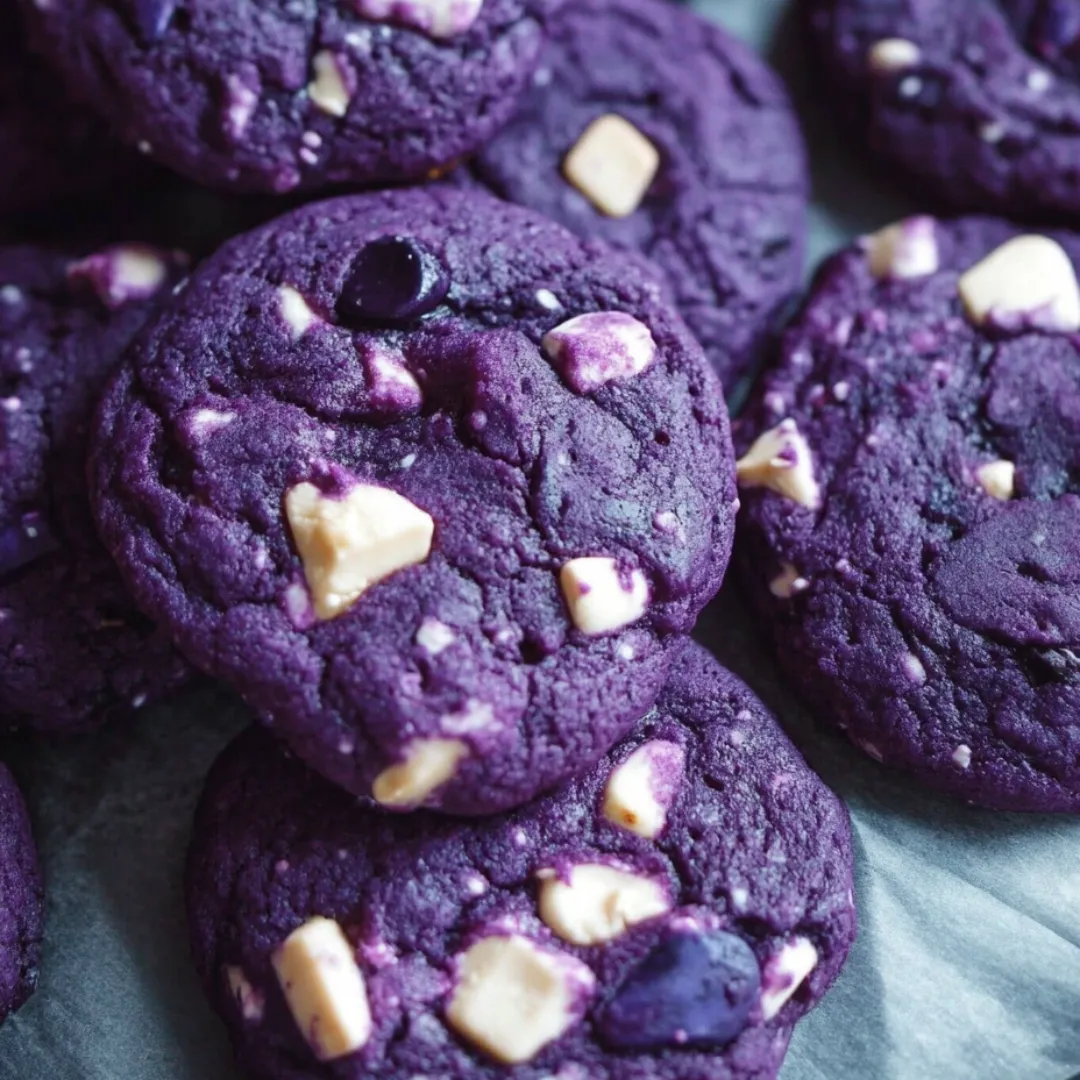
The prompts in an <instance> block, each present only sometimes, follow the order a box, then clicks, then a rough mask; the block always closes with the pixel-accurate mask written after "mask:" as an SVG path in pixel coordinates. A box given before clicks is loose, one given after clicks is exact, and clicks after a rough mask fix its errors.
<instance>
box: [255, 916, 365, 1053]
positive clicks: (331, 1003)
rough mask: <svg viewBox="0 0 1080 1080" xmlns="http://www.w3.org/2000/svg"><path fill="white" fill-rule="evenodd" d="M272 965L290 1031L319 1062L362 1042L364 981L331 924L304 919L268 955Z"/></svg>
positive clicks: (346, 944) (346, 943)
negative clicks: (299, 1036) (293, 1028)
mask: <svg viewBox="0 0 1080 1080" xmlns="http://www.w3.org/2000/svg"><path fill="white" fill-rule="evenodd" d="M272 963H273V965H274V971H275V972H276V973H277V977H278V982H279V983H281V989H282V992H283V993H284V995H285V1000H286V1002H288V1005H289V1011H290V1012H291V1013H292V1015H293V1019H294V1020H295V1021H296V1026H297V1027H298V1028H299V1029H300V1032H301V1034H302V1035H303V1036H304V1038H305V1039H306V1040H307V1041H308V1044H309V1045H310V1046H311V1049H312V1051H313V1052H314V1054H315V1056H316V1057H317V1058H318V1059H319V1060H320V1061H334V1060H336V1059H337V1058H342V1057H345V1056H346V1055H348V1054H351V1053H354V1052H355V1051H356V1050H359V1049H360V1047H362V1046H363V1045H364V1044H365V1043H366V1042H367V1041H368V1039H369V1038H370V1037H371V1010H370V1008H369V1007H368V998H367V987H366V986H365V984H364V976H363V974H362V973H361V971H360V968H359V967H358V966H357V964H356V957H355V956H354V955H353V949H352V946H351V945H350V944H349V941H348V939H347V938H346V937H345V934H344V933H343V931H342V929H341V927H340V926H338V924H337V923H336V922H334V920H333V919H324V918H321V917H316V918H313V919H309V920H308V921H307V922H306V923H304V925H303V926H301V927H299V928H297V929H296V930H294V931H293V932H292V933H291V934H290V935H289V936H288V937H287V938H286V939H285V941H284V942H283V943H282V945H281V946H280V947H279V948H278V949H277V950H276V951H275V952H274V955H273V957H272Z"/></svg>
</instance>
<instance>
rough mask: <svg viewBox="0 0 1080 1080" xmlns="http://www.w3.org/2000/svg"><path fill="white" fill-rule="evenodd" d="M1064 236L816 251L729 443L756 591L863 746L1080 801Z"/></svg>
mask: <svg viewBox="0 0 1080 1080" xmlns="http://www.w3.org/2000/svg"><path fill="white" fill-rule="evenodd" d="M1078 259H1080V240H1078V239H1077V238H1076V237H1074V236H1066V235H1058V236H1057V237H1056V239H1051V238H1050V237H1049V236H1023V235H1021V234H1018V232H1017V230H1016V228H1015V227H1013V226H1009V225H1007V224H1005V223H1003V222H1000V221H996V220H992V219H983V218H969V219H962V220H960V221H957V222H953V223H941V222H935V221H934V220H932V219H929V218H915V219H910V220H908V221H907V222H905V223H903V224H901V225H900V226H899V227H897V228H890V229H888V230H886V231H884V232H882V233H879V234H875V236H874V237H871V238H869V239H867V240H866V241H864V243H863V244H862V245H857V246H855V247H853V248H851V249H849V250H848V251H846V252H844V253H843V254H841V255H839V256H837V257H836V258H834V259H833V260H831V261H829V262H828V263H826V264H825V266H824V268H823V269H822V271H821V272H820V274H819V276H818V278H817V281H816V284H815V286H814V289H813V292H812V295H811V298H810V300H809V302H808V304H807V306H806V308H805V310H804V312H803V313H802V315H801V317H800V318H799V319H798V321H797V322H796V323H795V325H794V326H793V328H792V329H791V330H790V331H789V333H788V336H787V338H786V341H785V344H784V349H783V355H782V359H781V361H780V364H779V366H778V367H777V369H776V370H775V371H774V372H773V373H771V374H770V375H769V377H768V378H767V379H766V380H765V381H764V383H763V385H762V386H761V387H760V394H759V397H758V399H757V402H756V405H755V407H754V409H753V411H752V412H751V413H750V414H748V417H747V420H746V423H745V425H744V426H742V427H741V428H740V430H739V432H738V437H737V449H738V450H739V451H740V452H741V453H742V455H743V456H742V457H741V459H740V464H739V475H740V484H741V496H742V503H743V512H742V515H741V517H740V540H739V544H740V546H741V551H742V558H743V561H744V564H745V565H746V567H747V570H748V573H747V575H746V577H747V580H748V581H749V582H750V585H751V588H752V591H753V593H754V594H755V597H756V599H757V602H758V604H759V607H760V608H761V610H762V612H763V613H764V615H765V617H766V620H767V622H768V624H769V625H770V626H771V628H772V632H773V636H774V638H775V640H776V645H777V649H778V652H779V656H780V660H781V662H782V663H783V665H784V666H785V667H786V669H787V671H788V673H789V674H790V675H791V677H792V678H793V680H794V681H795V682H796V683H797V684H798V685H799V686H800V687H802V689H804V690H805V691H807V692H808V693H809V694H810V695H811V696H812V697H813V698H815V699H816V700H817V701H818V702H819V704H821V705H822V706H823V712H826V713H827V714H828V715H832V716H834V717H835V718H836V721H837V722H838V723H839V724H840V725H841V726H842V727H844V728H846V729H847V731H848V734H849V735H850V737H851V738H852V739H853V740H854V741H855V742H856V743H858V744H859V745H861V746H862V747H863V749H864V750H866V752H867V753H869V754H870V755H871V756H873V757H875V758H877V759H879V760H884V762H885V763H886V764H887V765H893V766H897V767H900V768H902V769H905V770H908V771H910V772H911V773H914V774H915V775H916V776H918V777H919V778H920V779H922V780H923V781H925V782H927V783H929V784H932V785H934V786H936V787H938V788H941V789H944V790H946V791H951V792H954V793H956V794H959V795H961V796H963V797H964V798H966V799H969V800H971V801H973V802H976V803H982V804H985V805H987V806H992V807H1001V808H1013V809H1020V810H1063V811H1073V812H1075V811H1076V810H1078V809H1080V765H1078V759H1077V752H1076V748H1077V745H1078V740H1080V725H1078V722H1077V716H1080V660H1078V657H1080V652H1078V651H1077V650H1078V648H1080V592H1078V589H1077V580H1078V578H1077V570H1076V566H1077V565H1078V563H1077V554H1078V552H1080V498H1078V497H1077V492H1078V487H1077V476H1078V472H1077V467H1078V462H1080V356H1078V354H1077V348H1078V342H1080V337H1078V336H1077V335H1078V333H1080V294H1078V290H1077V284H1076V269H1075V267H1076V261H1077V260H1078Z"/></svg>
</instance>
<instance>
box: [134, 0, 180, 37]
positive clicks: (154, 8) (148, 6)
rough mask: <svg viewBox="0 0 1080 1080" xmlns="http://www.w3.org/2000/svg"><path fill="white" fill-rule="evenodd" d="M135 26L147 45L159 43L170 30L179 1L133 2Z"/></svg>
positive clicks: (139, 0) (149, 0)
mask: <svg viewBox="0 0 1080 1080" xmlns="http://www.w3.org/2000/svg"><path fill="white" fill-rule="evenodd" d="M133 3H134V9H135V25H136V26H137V27H138V29H139V35H140V37H142V39H143V41H144V42H145V43H146V44H147V45H152V44H153V43H154V42H155V41H159V40H160V39H161V38H162V37H163V36H164V34H165V31H166V30H168V29H169V23H171V22H172V17H173V14H174V13H175V11H176V8H177V6H178V4H179V0H133Z"/></svg>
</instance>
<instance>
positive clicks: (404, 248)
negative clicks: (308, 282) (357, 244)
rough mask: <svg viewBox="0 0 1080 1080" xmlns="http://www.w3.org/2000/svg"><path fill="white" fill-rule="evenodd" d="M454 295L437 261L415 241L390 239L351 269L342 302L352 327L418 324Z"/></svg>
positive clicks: (377, 242) (372, 248)
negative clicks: (447, 297) (373, 324)
mask: <svg viewBox="0 0 1080 1080" xmlns="http://www.w3.org/2000/svg"><path fill="white" fill-rule="evenodd" d="M449 291H450V278H449V276H448V274H447V273H446V268H445V267H444V266H443V264H442V262H441V261H440V260H439V259H438V257H437V256H435V255H433V254H432V253H431V252H430V251H428V250H427V249H426V248H425V247H424V246H423V245H422V244H420V243H419V241H417V240H414V239H413V238H412V237H409V236H387V237H383V239H381V240H375V241H373V242H372V243H370V244H368V245H367V246H366V247H365V248H364V249H363V250H362V251H361V252H360V254H359V255H357V256H356V259H355V260H354V261H353V264H352V267H351V268H350V270H349V274H348V277H347V278H346V279H345V285H344V286H343V288H342V290H341V296H340V297H339V298H338V303H337V310H338V315H339V316H340V317H341V318H342V320H343V321H345V322H347V323H350V324H352V323H393V324H399V325H400V324H402V323H409V322H413V321H415V320H416V319H419V318H421V317H422V316H424V315H427V314H429V313H430V312H432V311H434V310H435V309H436V308H437V307H438V306H439V305H440V304H441V303H442V302H443V300H444V299H445V298H446V294H447V293H448V292H449Z"/></svg>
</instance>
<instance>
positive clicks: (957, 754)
mask: <svg viewBox="0 0 1080 1080" xmlns="http://www.w3.org/2000/svg"><path fill="white" fill-rule="evenodd" d="M952 759H953V761H954V762H956V764H957V765H958V766H959V767H960V768H961V769H968V768H970V767H971V747H970V746H966V745H965V744H964V743H961V744H960V745H959V746H958V747H957V748H956V749H955V750H954V751H953V752H952Z"/></svg>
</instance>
